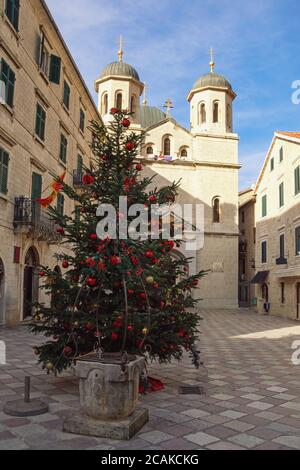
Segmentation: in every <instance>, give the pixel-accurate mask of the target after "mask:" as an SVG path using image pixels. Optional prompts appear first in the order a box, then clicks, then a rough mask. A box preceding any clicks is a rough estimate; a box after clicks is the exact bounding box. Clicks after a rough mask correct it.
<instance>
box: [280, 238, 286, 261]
mask: <svg viewBox="0 0 300 470" xmlns="http://www.w3.org/2000/svg"><path fill="white" fill-rule="evenodd" d="M279 248H280V258H281V259H283V258H284V255H285V237H284V234H282V235H280V238H279Z"/></svg>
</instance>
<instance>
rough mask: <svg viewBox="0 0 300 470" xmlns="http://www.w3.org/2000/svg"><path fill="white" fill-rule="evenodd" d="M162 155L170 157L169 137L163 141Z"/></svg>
mask: <svg viewBox="0 0 300 470" xmlns="http://www.w3.org/2000/svg"><path fill="white" fill-rule="evenodd" d="M164 155H166V156H169V155H171V140H170V139H169V137H166V138H165V139H164Z"/></svg>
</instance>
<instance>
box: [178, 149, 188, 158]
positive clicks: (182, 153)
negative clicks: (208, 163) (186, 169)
mask: <svg viewBox="0 0 300 470" xmlns="http://www.w3.org/2000/svg"><path fill="white" fill-rule="evenodd" d="M180 156H181V157H183V158H186V157H187V156H188V153H187V149H182V150H181V152H180Z"/></svg>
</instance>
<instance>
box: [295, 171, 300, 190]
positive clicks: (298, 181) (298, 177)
mask: <svg viewBox="0 0 300 470" xmlns="http://www.w3.org/2000/svg"><path fill="white" fill-rule="evenodd" d="M299 193H300V165H299V166H297V168H295V195H296V194H299Z"/></svg>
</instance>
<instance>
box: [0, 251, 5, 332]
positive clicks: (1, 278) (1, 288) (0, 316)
mask: <svg viewBox="0 0 300 470" xmlns="http://www.w3.org/2000/svg"><path fill="white" fill-rule="evenodd" d="M4 321H5V273H4V264H3V261H2V259H1V258H0V325H2V324H3V323H4Z"/></svg>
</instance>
